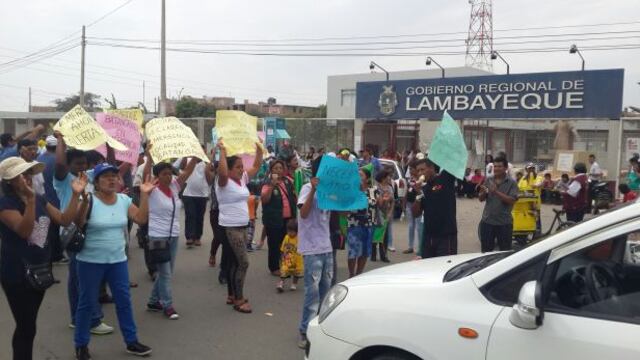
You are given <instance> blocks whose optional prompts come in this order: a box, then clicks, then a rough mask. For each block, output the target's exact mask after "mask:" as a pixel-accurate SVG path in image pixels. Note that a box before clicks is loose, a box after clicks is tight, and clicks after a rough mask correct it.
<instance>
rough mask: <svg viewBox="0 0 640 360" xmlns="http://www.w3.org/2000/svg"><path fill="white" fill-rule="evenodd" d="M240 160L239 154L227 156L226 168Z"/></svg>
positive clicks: (231, 166)
mask: <svg viewBox="0 0 640 360" xmlns="http://www.w3.org/2000/svg"><path fill="white" fill-rule="evenodd" d="M238 160H240V157H239V156H236V155H233V156H228V157H227V170H231V168H233V166H234V165H235V164H236V161H238Z"/></svg>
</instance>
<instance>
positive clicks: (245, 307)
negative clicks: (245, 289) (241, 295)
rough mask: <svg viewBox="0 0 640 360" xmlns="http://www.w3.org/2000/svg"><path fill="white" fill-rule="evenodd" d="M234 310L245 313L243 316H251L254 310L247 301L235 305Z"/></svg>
mask: <svg viewBox="0 0 640 360" xmlns="http://www.w3.org/2000/svg"><path fill="white" fill-rule="evenodd" d="M233 310H235V311H237V312H240V313H243V314H251V312H252V310H251V307H250V306H249V302H248V301H247V299H244V300H243V301H242V302H241V303H239V304H236V305H233Z"/></svg>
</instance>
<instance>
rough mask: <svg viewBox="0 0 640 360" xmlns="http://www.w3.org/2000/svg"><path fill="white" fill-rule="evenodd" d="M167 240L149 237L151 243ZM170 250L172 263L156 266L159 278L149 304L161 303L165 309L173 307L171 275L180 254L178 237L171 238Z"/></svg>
mask: <svg viewBox="0 0 640 360" xmlns="http://www.w3.org/2000/svg"><path fill="white" fill-rule="evenodd" d="M164 239H165V238H156V237H149V241H158V240H164ZM168 241H169V250H170V251H171V261H167V262H165V263H162V264H156V268H157V269H158V276H157V277H156V281H155V283H154V284H153V290H151V296H150V297H149V304H155V303H158V302H159V303H160V305H162V307H163V308H165V309H167V308H169V307H171V306H172V305H173V299H172V297H171V274H173V266H174V264H175V262H176V253H177V252H178V237H177V236H176V237H171V238H169V240H168Z"/></svg>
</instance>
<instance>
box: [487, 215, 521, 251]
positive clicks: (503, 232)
mask: <svg viewBox="0 0 640 360" xmlns="http://www.w3.org/2000/svg"><path fill="white" fill-rule="evenodd" d="M512 239H513V225H512V224H508V225H491V224H487V223H486V222H484V221H481V222H480V244H481V248H482V252H489V251H493V250H494V249H495V247H496V241H497V242H498V248H499V249H500V251H507V250H511V242H512Z"/></svg>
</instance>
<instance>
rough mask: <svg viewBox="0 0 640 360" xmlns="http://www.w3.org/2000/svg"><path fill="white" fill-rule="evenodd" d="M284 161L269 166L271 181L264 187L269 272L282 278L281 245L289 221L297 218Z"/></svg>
mask: <svg viewBox="0 0 640 360" xmlns="http://www.w3.org/2000/svg"><path fill="white" fill-rule="evenodd" d="M284 170H285V165H284V161H282V160H275V161H272V162H271V164H269V180H268V182H266V183H265V184H264V185H263V186H262V192H261V195H262V199H261V200H262V225H263V226H264V228H265V231H266V232H267V243H268V244H269V271H271V274H272V275H273V276H280V270H279V269H280V245H281V244H282V240H283V239H284V236H285V235H286V234H287V226H286V224H287V221H289V219H295V217H296V201H297V200H296V194H295V192H294V188H293V183H292V182H291V181H290V180H289V179H288V178H287V177H286V176H284Z"/></svg>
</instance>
